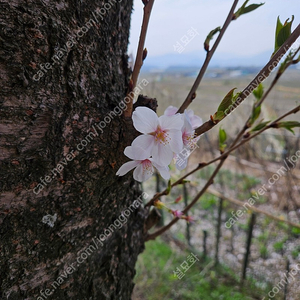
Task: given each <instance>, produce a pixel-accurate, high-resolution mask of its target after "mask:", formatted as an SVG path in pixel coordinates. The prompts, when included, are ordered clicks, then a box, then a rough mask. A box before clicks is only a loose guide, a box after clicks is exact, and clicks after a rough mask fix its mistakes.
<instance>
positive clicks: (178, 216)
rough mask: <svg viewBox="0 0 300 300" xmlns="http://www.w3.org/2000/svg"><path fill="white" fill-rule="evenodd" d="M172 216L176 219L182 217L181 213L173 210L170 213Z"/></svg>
mask: <svg viewBox="0 0 300 300" xmlns="http://www.w3.org/2000/svg"><path fill="white" fill-rule="evenodd" d="M172 214H173V216H174V217H176V218H181V217H182V216H183V212H182V211H180V210H173V211H172Z"/></svg>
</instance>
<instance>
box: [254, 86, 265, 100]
mask: <svg viewBox="0 0 300 300" xmlns="http://www.w3.org/2000/svg"><path fill="white" fill-rule="evenodd" d="M263 94H264V86H263V85H262V83H260V84H259V86H258V87H257V88H256V89H255V90H254V91H253V95H254V97H255V98H256V99H257V100H260V99H261V98H262V96H263Z"/></svg>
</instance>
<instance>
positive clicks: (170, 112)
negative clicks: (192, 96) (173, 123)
mask: <svg viewBox="0 0 300 300" xmlns="http://www.w3.org/2000/svg"><path fill="white" fill-rule="evenodd" d="M177 111H178V108H177V107H175V106H172V105H170V106H168V107H167V108H166V110H165V112H164V115H165V116H174V115H175V114H176V113H177Z"/></svg>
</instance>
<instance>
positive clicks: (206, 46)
mask: <svg viewBox="0 0 300 300" xmlns="http://www.w3.org/2000/svg"><path fill="white" fill-rule="evenodd" d="M220 31H221V27H220V26H219V27H217V28H215V29H213V30H212V31H211V32H210V33H209V34H208V36H207V37H206V39H205V42H204V49H205V50H206V51H209V42H210V41H211V40H212V39H213V37H214V35H215V34H216V33H218V32H220Z"/></svg>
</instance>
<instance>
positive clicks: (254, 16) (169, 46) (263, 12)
mask: <svg viewBox="0 0 300 300" xmlns="http://www.w3.org/2000/svg"><path fill="white" fill-rule="evenodd" d="M243 2H244V0H240V1H239V4H238V7H240V6H241V5H242V3H243ZM262 2H263V1H262ZM264 2H265V5H263V6H261V7H259V8H258V9H257V10H255V11H254V12H251V13H249V14H245V15H242V16H241V17H240V18H239V19H238V20H236V21H233V22H232V23H231V24H230V26H229V28H228V30H227V31H226V33H225V36H224V38H223V40H222V41H221V44H220V46H219V48H218V51H219V52H221V53H222V52H223V53H232V54H244V55H253V54H258V53H261V52H264V51H267V50H273V47H274V30H275V25H276V20H277V16H278V15H279V16H280V19H281V21H282V22H284V21H285V20H286V19H287V18H290V17H291V16H292V15H293V14H294V16H295V20H294V23H293V28H295V27H296V25H297V24H298V23H299V22H300V0H265V1H264ZM232 3H233V0H156V1H155V3H154V6H153V10H152V15H151V19H150V24H149V29H148V35H147V39H146V47H147V49H148V55H152V56H155V55H160V54H165V53H175V51H174V48H173V45H174V44H175V43H176V42H177V41H180V39H181V38H182V37H183V36H184V35H186V33H187V31H188V30H189V29H190V28H191V27H193V28H194V29H196V30H197V32H198V33H199V35H197V36H196V37H195V38H194V39H193V40H191V41H190V42H189V43H188V44H187V45H186V47H185V53H187V52H192V51H195V50H201V51H202V50H203V46H202V45H203V42H204V40H205V37H206V35H207V34H208V32H209V31H210V30H212V29H214V28H215V27H217V26H222V24H223V23H224V21H225V18H226V16H227V13H228V11H229V9H230V7H231V5H232ZM252 3H261V1H260V0H250V2H249V4H252ZM142 15H143V4H142V0H134V11H133V14H132V23H131V37H130V45H129V49H128V50H129V53H131V52H133V53H134V55H135V53H136V48H137V44H138V38H139V34H140V27H141V23H142Z"/></svg>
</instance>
